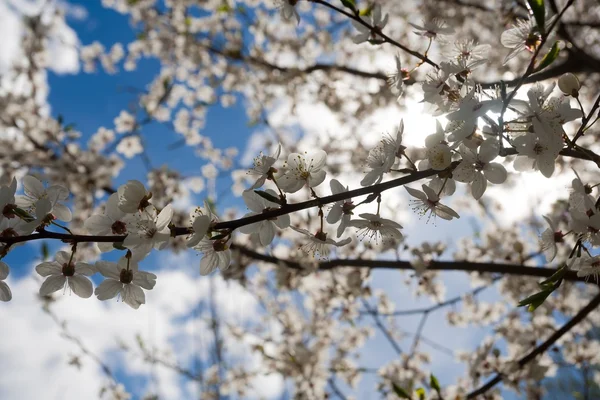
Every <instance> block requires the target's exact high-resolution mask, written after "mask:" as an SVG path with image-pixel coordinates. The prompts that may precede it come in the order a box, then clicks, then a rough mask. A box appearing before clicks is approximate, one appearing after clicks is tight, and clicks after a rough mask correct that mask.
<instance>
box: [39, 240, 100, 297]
mask: <svg viewBox="0 0 600 400" xmlns="http://www.w3.org/2000/svg"><path fill="white" fill-rule="evenodd" d="M35 270H36V271H37V273H38V274H40V275H41V276H43V277H45V278H46V280H45V281H44V283H42V286H41V287H40V296H48V295H49V294H51V293H54V292H56V291H58V290H60V289H63V290H64V291H66V289H67V287H69V289H70V290H71V291H72V292H73V293H75V294H76V295H77V296H79V297H83V298H88V297H90V296H91V295H92V292H93V288H92V281H90V279H89V278H88V276H92V275H94V274H95V273H96V269H95V268H94V266H92V265H90V264H87V263H84V262H79V261H78V262H75V261H74V260H73V259H72V255H71V254H69V253H67V252H65V251H59V252H58V253H56V256H55V257H54V261H51V262H48V261H44V262H42V263H41V264H39V265H38V266H37V267H35Z"/></svg>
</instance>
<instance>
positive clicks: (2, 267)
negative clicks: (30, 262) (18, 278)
mask: <svg viewBox="0 0 600 400" xmlns="http://www.w3.org/2000/svg"><path fill="white" fill-rule="evenodd" d="M9 273H10V268H8V264H7V263H5V262H4V261H0V281H3V280H5V279H6V277H7V276H8V274H9Z"/></svg>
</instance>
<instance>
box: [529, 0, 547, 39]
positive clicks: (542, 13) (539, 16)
mask: <svg viewBox="0 0 600 400" xmlns="http://www.w3.org/2000/svg"><path fill="white" fill-rule="evenodd" d="M527 4H528V5H529V10H530V11H531V13H532V14H533V17H534V18H535V22H536V23H537V26H538V29H539V30H540V32H541V33H542V34H544V30H545V24H546V8H545V7H544V0H527Z"/></svg>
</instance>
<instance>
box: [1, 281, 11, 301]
mask: <svg viewBox="0 0 600 400" xmlns="http://www.w3.org/2000/svg"><path fill="white" fill-rule="evenodd" d="M11 299H12V293H11V291H10V288H9V287H8V285H7V284H6V282H0V301H10V300H11Z"/></svg>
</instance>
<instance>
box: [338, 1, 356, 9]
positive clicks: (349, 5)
mask: <svg viewBox="0 0 600 400" xmlns="http://www.w3.org/2000/svg"><path fill="white" fill-rule="evenodd" d="M340 1H341V2H342V5H343V6H344V7H346V8H349V9H351V10H352V11H356V2H355V1H354V0H340Z"/></svg>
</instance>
